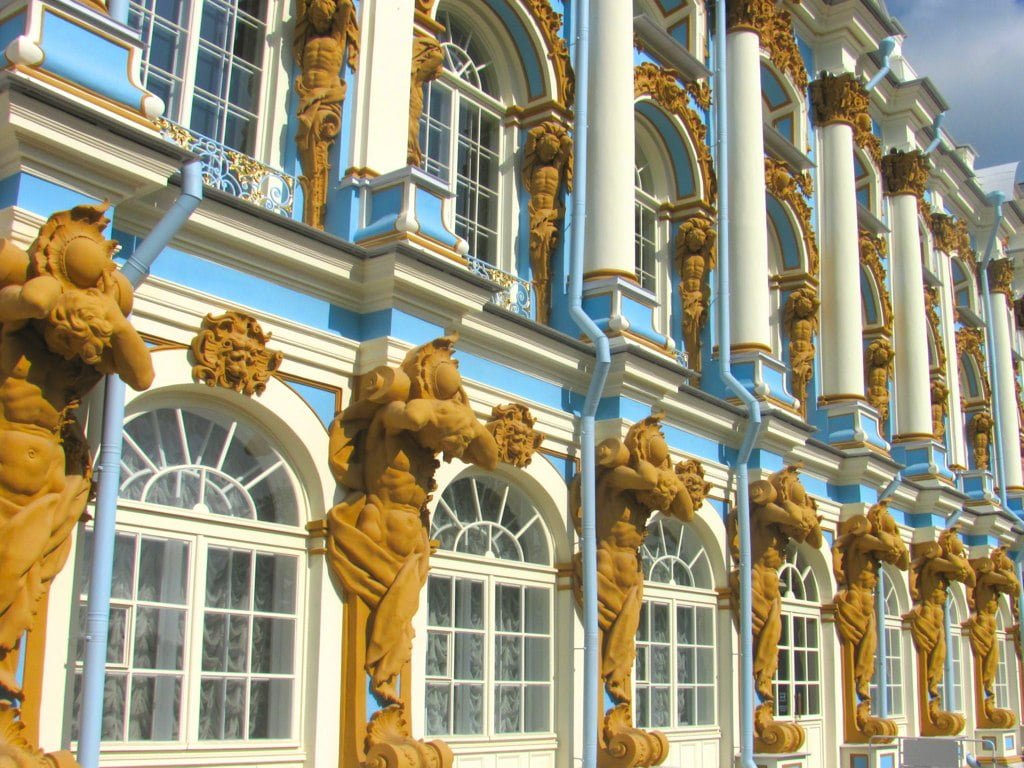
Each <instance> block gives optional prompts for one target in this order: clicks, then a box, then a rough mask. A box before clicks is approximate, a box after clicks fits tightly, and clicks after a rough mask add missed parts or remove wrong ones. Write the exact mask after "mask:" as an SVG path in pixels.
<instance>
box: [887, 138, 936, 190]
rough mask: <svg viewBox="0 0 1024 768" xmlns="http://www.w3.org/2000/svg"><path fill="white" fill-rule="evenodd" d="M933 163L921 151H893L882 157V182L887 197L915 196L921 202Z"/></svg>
mask: <svg viewBox="0 0 1024 768" xmlns="http://www.w3.org/2000/svg"><path fill="white" fill-rule="evenodd" d="M930 169H931V162H930V161H929V160H928V158H927V157H926V156H925V155H924V153H923V152H921V150H919V149H915V150H914V151H913V152H903V151H901V150H898V149H892V150H890V151H889V154H887V155H882V181H883V182H884V184H885V193H886V194H887V195H914V197H916V198H917V199H918V201H919V202H920V201H921V200H922V199H923V198H924V188H925V186H926V185H927V184H928V174H929V172H930Z"/></svg>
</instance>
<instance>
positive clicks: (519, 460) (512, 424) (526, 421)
mask: <svg viewBox="0 0 1024 768" xmlns="http://www.w3.org/2000/svg"><path fill="white" fill-rule="evenodd" d="M536 423H537V420H536V419H535V418H533V414H532V413H530V409H529V408H527V407H526V406H525V405H523V404H522V403H509V404H508V405H496V406H494V407H493V408H492V409H491V420H490V421H488V422H487V425H486V426H487V431H488V432H490V433H491V435H492V436H493V437H494V442H495V443H497V446H498V460H499V461H502V462H504V463H506V464H511V465H512V466H513V467H520V468H522V467H526V466H529V464H530V462H531V461H533V454H534V452H535V451H536V450H537V449H538V448H540V445H541V443H543V442H544V435H543V434H542V433H541V432H538V431H537V430H535V429H534V428H533V427H534V425H535V424H536Z"/></svg>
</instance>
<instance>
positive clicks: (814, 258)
mask: <svg viewBox="0 0 1024 768" xmlns="http://www.w3.org/2000/svg"><path fill="white" fill-rule="evenodd" d="M764 184H765V189H766V190H767V192H768V194H769V195H771V196H772V197H774V198H775V199H776V200H778V201H779V202H780V203H785V204H786V205H787V206H789V208H790V210H791V211H792V212H793V214H794V215H795V216H796V218H797V221H799V222H800V231H801V236H802V237H803V241H804V249H805V250H806V251H807V271H808V274H810V275H812V276H814V275H817V274H818V238H817V237H816V236H815V234H814V227H813V225H812V224H811V206H810V205H808V203H807V200H808V198H810V197H811V195H813V194H814V181H813V180H812V179H811V174H809V173H807V172H806V171H804V172H803V173H793V172H791V171H790V169H789V166H787V165H786V164H785V163H783V162H781V161H779V160H775V159H773V158H770V157H766V158H765V159H764Z"/></svg>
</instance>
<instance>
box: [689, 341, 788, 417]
mask: <svg viewBox="0 0 1024 768" xmlns="http://www.w3.org/2000/svg"><path fill="white" fill-rule="evenodd" d="M717 354H721V351H718V352H717ZM786 372H787V368H786V365H785V363H783V362H782V361H781V360H779V359H778V358H777V357H774V356H773V355H771V354H769V353H768V352H765V351H763V350H760V349H743V350H736V349H734V350H733V353H732V373H733V376H735V377H736V378H737V379H739V381H740V383H741V384H742V385H743V386H744V387H745V388H746V389H747V390H748V391H749V392H750V393H751V394H753V395H754V397H756V398H757V399H758V400H763V401H766V402H769V403H774V404H775V405H779V406H782V407H783V408H785V409H787V410H789V411H792V412H794V413H796V410H797V407H796V398H795V397H793V395H791V394H790V393H789V390H788V389H786ZM704 376H705V380H706V381H707V380H709V379H713V380H714V381H713V382H710V381H709V383H710V384H711V389H712V390H713V391H714V392H715V394H718V395H720V396H721V397H723V398H724V399H726V400H732V401H735V400H736V396H735V395H734V394H732V392H731V391H730V390H729V389H727V388H726V387H725V384H724V383H723V382H722V380H721V379H720V378H718V365H717V364H716V365H710V366H705V371H704Z"/></svg>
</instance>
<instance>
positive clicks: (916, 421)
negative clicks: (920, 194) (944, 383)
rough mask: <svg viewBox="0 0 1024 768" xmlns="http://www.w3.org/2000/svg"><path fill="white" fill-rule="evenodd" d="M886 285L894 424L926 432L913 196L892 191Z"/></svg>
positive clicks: (906, 433)
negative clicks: (888, 291)
mask: <svg viewBox="0 0 1024 768" xmlns="http://www.w3.org/2000/svg"><path fill="white" fill-rule="evenodd" d="M890 203H891V206H892V208H891V210H892V243H893V247H892V286H893V297H892V303H893V313H894V315H895V317H894V318H893V336H894V339H893V342H894V344H893V346H894V351H895V353H896V360H895V372H896V377H895V379H896V382H895V383H896V425H895V430H894V432H895V434H896V435H897V436H901V437H921V436H925V435H931V433H932V417H931V393H930V391H929V367H928V336H927V330H926V327H927V324H926V322H925V319H924V318H925V310H924V273H923V271H922V269H921V241H920V240H919V238H918V230H917V198H916V197H915V196H914V195H912V194H899V195H893V196H892V197H891V198H890Z"/></svg>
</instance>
